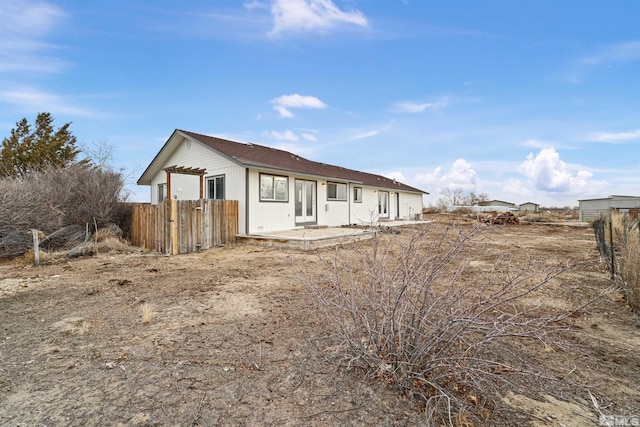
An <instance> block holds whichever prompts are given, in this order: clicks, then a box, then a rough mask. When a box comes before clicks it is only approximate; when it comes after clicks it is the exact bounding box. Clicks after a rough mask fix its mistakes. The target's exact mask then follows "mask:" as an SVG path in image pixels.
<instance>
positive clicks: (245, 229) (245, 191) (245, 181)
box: [244, 168, 249, 236]
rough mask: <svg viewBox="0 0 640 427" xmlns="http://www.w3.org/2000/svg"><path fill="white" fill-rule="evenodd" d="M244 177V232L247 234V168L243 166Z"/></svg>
mask: <svg viewBox="0 0 640 427" xmlns="http://www.w3.org/2000/svg"><path fill="white" fill-rule="evenodd" d="M244 170H245V177H244V187H245V188H244V227H245V228H244V234H245V235H247V236H248V235H249V168H245V169H244Z"/></svg>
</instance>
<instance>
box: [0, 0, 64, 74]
mask: <svg viewBox="0 0 640 427" xmlns="http://www.w3.org/2000/svg"><path fill="white" fill-rule="evenodd" d="M65 17H66V14H65V12H64V11H63V10H62V9H61V8H60V7H58V6H56V5H54V4H51V3H48V2H30V1H22V0H3V2H2V36H1V37H0V71H2V72H7V71H14V72H16V71H21V72H22V71H36V72H48V73H53V72H60V71H61V70H62V69H63V68H65V67H66V66H67V64H66V63H65V62H64V61H61V60H60V59H58V58H55V57H51V56H50V52H51V51H53V50H54V49H56V48H57V46H55V45H53V44H50V43H46V42H43V41H42V38H44V37H45V36H46V35H47V34H49V33H50V32H51V31H52V30H53V29H54V28H55V27H56V26H59V25H60V23H61V21H62V20H64V18H65Z"/></svg>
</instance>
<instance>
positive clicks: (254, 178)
mask: <svg viewBox="0 0 640 427" xmlns="http://www.w3.org/2000/svg"><path fill="white" fill-rule="evenodd" d="M263 173H267V174H272V175H277V176H287V175H284V174H279V173H273V172H266V171H265V172H263ZM287 177H288V185H289V200H288V201H287V202H261V201H260V171H258V170H255V169H250V170H249V207H250V209H249V230H247V233H248V234H251V233H262V232H267V231H280V230H291V229H293V228H295V216H294V214H295V212H294V206H295V205H294V181H293V179H292V178H291V176H287Z"/></svg>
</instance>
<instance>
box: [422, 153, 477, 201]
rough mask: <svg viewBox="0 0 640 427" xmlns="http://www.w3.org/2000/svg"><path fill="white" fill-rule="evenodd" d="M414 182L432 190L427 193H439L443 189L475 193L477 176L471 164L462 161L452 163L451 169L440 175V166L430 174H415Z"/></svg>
mask: <svg viewBox="0 0 640 427" xmlns="http://www.w3.org/2000/svg"><path fill="white" fill-rule="evenodd" d="M415 181H416V182H417V183H418V184H420V185H422V186H425V187H429V188H431V189H432V190H434V187H435V190H436V191H432V190H430V191H429V192H431V193H432V194H433V193H440V191H442V190H444V189H445V188H450V189H452V190H455V189H460V190H462V191H464V192H470V191H476V187H477V184H478V175H477V173H476V171H475V170H474V169H473V167H472V166H471V164H470V163H469V162H467V161H466V160H464V159H458V160H456V161H455V162H453V165H452V166H451V169H449V170H448V171H447V172H446V173H444V174H443V173H442V166H438V167H436V168H435V169H434V170H433V172H431V173H418V174H416V177H415Z"/></svg>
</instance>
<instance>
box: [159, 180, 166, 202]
mask: <svg viewBox="0 0 640 427" xmlns="http://www.w3.org/2000/svg"><path fill="white" fill-rule="evenodd" d="M166 199H167V184H158V203H162V202H164V201H165V200H166Z"/></svg>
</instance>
